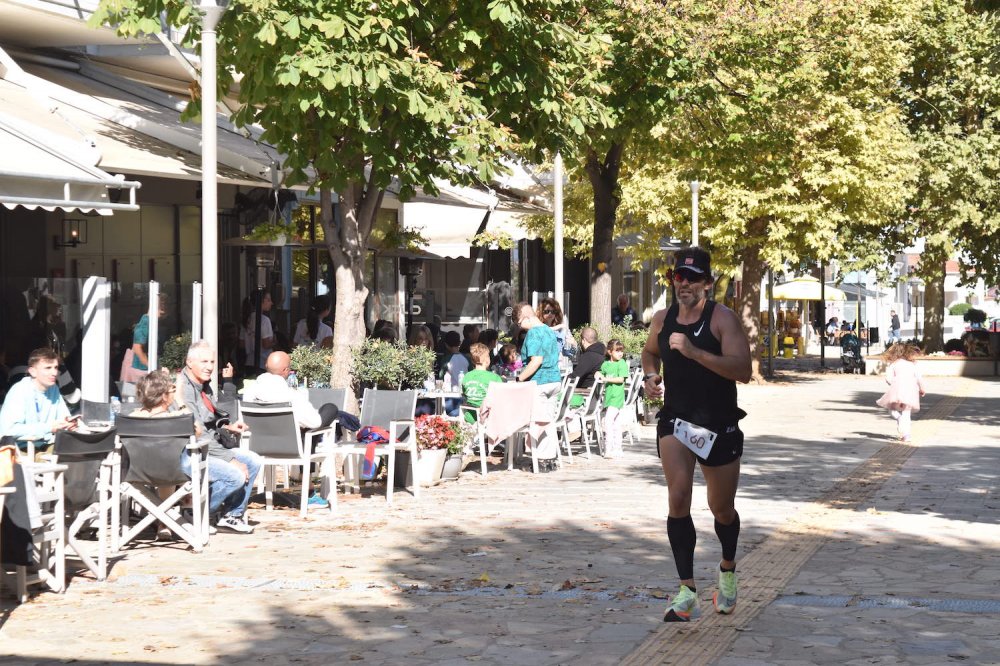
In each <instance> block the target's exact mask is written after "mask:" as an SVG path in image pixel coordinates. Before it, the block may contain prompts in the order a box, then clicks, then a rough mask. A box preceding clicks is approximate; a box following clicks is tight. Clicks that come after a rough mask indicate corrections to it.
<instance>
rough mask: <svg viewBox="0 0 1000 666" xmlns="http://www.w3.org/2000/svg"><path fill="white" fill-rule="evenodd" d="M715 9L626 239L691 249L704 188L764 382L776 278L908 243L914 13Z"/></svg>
mask: <svg viewBox="0 0 1000 666" xmlns="http://www.w3.org/2000/svg"><path fill="white" fill-rule="evenodd" d="M705 5H706V6H707V5H711V6H712V8H713V11H707V10H706V11H705V12H704V13H703V15H702V18H703V21H704V23H703V24H702V25H700V26H699V27H698V28H697V33H696V36H695V44H697V48H698V49H699V50H700V51H701V52H702V53H703V54H704V57H703V60H702V61H701V63H700V68H699V70H698V72H697V76H695V77H694V78H693V79H692V81H691V82H690V83H689V84H687V85H686V89H685V90H683V91H681V93H680V95H679V99H680V100H681V105H680V106H679V108H678V110H677V112H676V113H673V114H671V116H670V117H669V118H668V119H666V120H665V121H664V122H662V123H661V124H660V125H659V126H658V127H656V128H655V130H654V132H653V133H654V136H655V138H656V139H657V141H656V142H654V143H648V144H645V150H644V151H642V152H639V153H637V155H636V159H635V160H634V165H635V166H634V167H632V168H630V169H629V171H628V173H627V177H626V179H625V180H624V181H623V185H622V197H621V198H622V210H623V211H624V213H625V215H624V216H623V217H624V219H626V220H627V223H626V224H625V225H624V229H623V231H630V230H633V229H635V230H638V229H642V230H643V231H644V232H645V234H646V236H647V237H649V238H659V237H661V236H666V237H679V238H689V237H690V233H691V228H690V222H689V220H690V217H689V205H688V203H687V202H688V201H689V197H690V194H689V186H688V181H690V180H692V179H693V178H697V179H698V180H699V181H701V183H702V184H703V185H702V189H701V196H700V201H701V207H700V218H701V238H700V241H701V244H702V245H704V246H707V247H708V248H709V249H710V250H711V251H712V253H713V257H714V259H715V261H716V262H717V265H718V266H719V268H720V269H723V270H728V271H735V270H736V269H737V268H741V278H742V279H741V285H742V288H741V291H740V292H739V294H738V295H737V309H738V315H739V316H740V317H741V320H742V321H743V324H744V327H745V329H746V332H747V334H748V337H749V339H750V342H751V346H752V348H753V351H754V352H755V353H754V359H755V361H754V374H755V376H757V377H759V362H758V361H757V360H756V359H757V354H756V349H757V340H758V336H759V326H760V312H761V293H760V284H761V280H762V278H763V276H764V275H765V273H766V270H767V267H775V268H777V267H781V266H783V265H785V264H786V263H791V264H793V265H794V264H798V263H802V262H818V261H829V260H831V259H839V260H840V261H841V262H842V263H844V264H845V265H847V266H849V267H851V268H854V267H867V266H874V265H878V264H884V263H885V261H886V259H885V256H886V249H885V248H886V245H887V244H888V245H893V246H896V247H901V246H902V244H903V238H902V236H901V234H900V231H899V229H898V225H899V224H900V222H901V220H902V217H903V212H904V210H905V204H906V202H907V200H908V197H909V194H910V192H911V184H912V182H913V180H914V178H915V168H914V166H913V163H914V159H915V157H916V156H915V153H914V150H913V146H912V142H911V140H910V138H909V136H908V134H907V131H906V126H905V124H904V122H903V121H904V118H903V114H902V112H901V109H900V108H899V105H898V104H896V103H895V101H894V97H893V94H894V92H895V90H896V85H897V82H898V80H899V77H900V76H901V74H902V72H903V71H904V69H905V67H906V66H907V64H908V60H907V53H908V49H907V46H906V43H905V35H906V26H907V21H906V18H907V15H906V12H905V3H898V2H889V1H888V0H855V1H853V2H828V1H823V0H811V1H803V2H795V3H768V4H756V3H755V4H751V3H745V2H738V1H726V0H720V1H719V2H714V3H705ZM636 254H637V256H638V257H639V258H651V257H654V256H657V255H659V250H658V248H656V247H653V246H649V247H645V248H642V247H640V248H636Z"/></svg>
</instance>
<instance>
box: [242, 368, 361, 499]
mask: <svg viewBox="0 0 1000 666" xmlns="http://www.w3.org/2000/svg"><path fill="white" fill-rule="evenodd" d="M265 369H266V370H267V372H265V373H264V374H262V375H259V376H258V377H257V381H255V382H254V383H253V384H252V385H251V386H250V387H249V388H247V389H246V390H245V391H244V392H243V399H244V400H247V401H249V402H259V403H264V404H275V403H286V402H287V403H288V404H290V405H291V406H292V414H294V415H295V423H296V424H297V425H298V426H299V427H300V428H302V429H303V430H315V429H316V428H325V427H327V426H328V425H330V424H331V423H333V422H334V420H336V419H337V418H338V417H342V418H345V419H346V420H347V422H348V423H349V424H351V425H353V426H355V427H353V428H352V429H353V430H357V429H358V427H360V424H358V419H357V417H356V416H353V415H351V414H346V413H342V412H340V410H339V409H338V408H337V406H336V405H333V404H330V403H326V404H325V405H322V406H321V407H320V408H319V409H316V408H315V407H313V405H312V403H311V402H309V393H308V391H305V390H301V391H300V390H297V389H293V388H292V387H290V386H289V385H288V375H290V374H291V372H292V359H291V357H290V356H289V355H288V354H286V353H285V352H282V351H276V352H271V354H270V355H269V356H268V357H267V363H266V364H265ZM306 482H307V483H308V481H306ZM309 506H312V507H319V508H325V507H328V506H330V503H329V502H328V501H327V500H325V499H323V497H321V496H320V494H319V493H318V492H315V493H313V494H312V496H311V497H310V498H309Z"/></svg>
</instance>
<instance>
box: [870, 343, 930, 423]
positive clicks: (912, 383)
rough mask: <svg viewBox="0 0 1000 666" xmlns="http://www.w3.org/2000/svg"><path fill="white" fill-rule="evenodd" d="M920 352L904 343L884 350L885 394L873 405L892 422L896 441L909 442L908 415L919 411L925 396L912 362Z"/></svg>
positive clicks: (918, 349)
mask: <svg viewBox="0 0 1000 666" xmlns="http://www.w3.org/2000/svg"><path fill="white" fill-rule="evenodd" d="M920 354H921V351H920V348H919V347H917V346H915V345H911V344H906V343H898V342H897V343H896V344H894V345H892V346H891V347H889V349H888V350H886V352H885V355H884V358H885V361H886V363H888V364H889V365H888V367H887V368H886V370H885V381H886V382H887V383H888V384H889V390H888V391H886V392H885V394H884V395H883V396H882V397H881V398H879V399H878V400H876V401H875V404H877V405H878V406H879V407H885V408H886V409H888V410H889V414H891V415H892V418H893V419H895V421H896V430H897V432H898V433H899V438H900V440H902V441H904V442H908V441H910V415H911V413H912V412H918V411H920V398H921V397H923V395H924V394H925V393H926V391H925V390H924V383H923V379H922V378H921V376H920V369H919V368H918V367H917V363H916V359H917V357H918V356H920Z"/></svg>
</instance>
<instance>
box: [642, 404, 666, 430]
mask: <svg viewBox="0 0 1000 666" xmlns="http://www.w3.org/2000/svg"><path fill="white" fill-rule="evenodd" d="M662 408H663V398H647V397H643V399H642V422H643V424H644V425H656V423H657V421H658V420H659V419H658V418H657V417H656V415H657V413H658V412H659V411H660V410H661V409H662Z"/></svg>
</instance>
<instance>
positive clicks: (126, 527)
mask: <svg viewBox="0 0 1000 666" xmlns="http://www.w3.org/2000/svg"><path fill="white" fill-rule="evenodd" d="M116 427H117V431H118V432H117V442H116V456H115V458H114V459H113V461H114V471H113V477H114V483H113V488H112V493H113V496H112V504H111V525H112V544H111V546H112V549H113V550H115V551H116V552H117V551H120V550H121V549H122V547H123V546H124V545H125V544H127V543H128V542H129V541H132V540H133V539H135V538H136V537H138V536H139V534H140V533H142V531H143V530H145V529H146V528H148V527H149V526H151V525H153V524H154V523H155V522H156V521H157V520H158V521H160V522H161V523H163V524H164V525H165V526H166V527H167V528H168V529H170V530H171V531H172V532H174V534H176V535H177V536H178V537H180V538H181V539H183V540H184V541H185V542H186V543H187V544H188V545H189V546H191V548H192V550H194V551H195V552H200V551H201V550H202V548H203V547H204V546H205V544H206V543H208V460H207V453H208V442H207V441H202V442H198V441H196V439H195V435H194V417H193V416H192V415H191V414H180V415H178V416H167V417H162V418H141V417H135V416H125V415H120V416H119V417H118V420H117V424H116ZM185 451H186V454H187V455H188V456H189V457H190V462H191V475H190V477H189V476H188V475H187V474H185V473H184V470H183V468H182V467H181V456H182V455H185ZM161 486H169V487H176V488H177V489H176V490H175V491H174V492H173V493H171V494H170V496H169V497H167V498H166V499H161V498H160V497H159V495H158V494H157V488H159V487H161ZM186 497H190V498H191V514H192V518H191V522H190V524H182V523H181V520H180V504H181V502H182V501H183V500H184V499H185V498H186ZM130 501H131V502H135V503H136V504H137V505H138V506H139V507H140V509H142V510H144V511H145V515H144V516H142V517H141V518H140V519H139V522H137V523H136V524H135V525H130V524H129V522H130V521H129V509H128V504H129V502H130Z"/></svg>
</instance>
